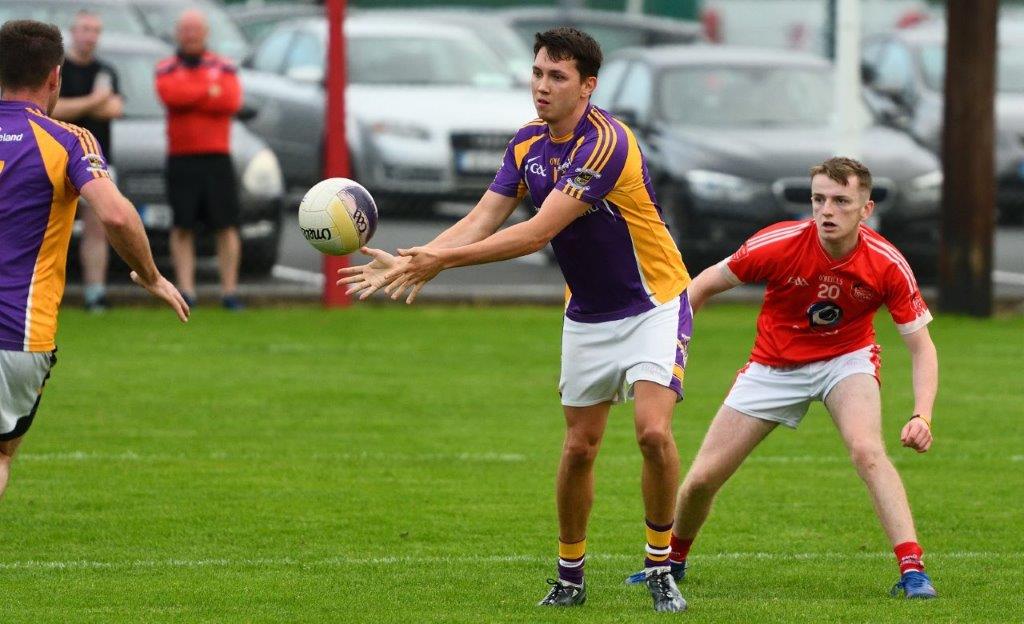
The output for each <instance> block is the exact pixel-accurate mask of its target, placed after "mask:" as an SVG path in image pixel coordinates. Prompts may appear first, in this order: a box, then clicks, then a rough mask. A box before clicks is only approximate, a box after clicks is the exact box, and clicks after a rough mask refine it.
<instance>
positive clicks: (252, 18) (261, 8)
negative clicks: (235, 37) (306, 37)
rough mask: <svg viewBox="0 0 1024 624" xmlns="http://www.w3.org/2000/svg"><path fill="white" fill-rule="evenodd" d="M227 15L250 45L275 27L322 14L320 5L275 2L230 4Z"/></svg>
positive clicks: (257, 41) (322, 8)
mask: <svg viewBox="0 0 1024 624" xmlns="http://www.w3.org/2000/svg"><path fill="white" fill-rule="evenodd" d="M227 12H228V15H230V16H231V19H232V20H234V22H235V24H236V25H237V26H238V29H239V30H240V31H242V35H244V36H245V38H246V40H248V41H249V43H250V44H253V45H255V44H256V43H259V41H260V40H261V39H263V37H264V36H266V35H267V33H269V32H270V31H271V30H273V29H274V27H275V26H277V25H278V24H280V23H281V22H285V21H288V20H291V19H295V18H297V17H317V16H321V15H323V14H324V6H323V5H322V4H313V3H305V2H303V3H299V2H276V3H274V4H245V3H241V4H230V5H228V6H227Z"/></svg>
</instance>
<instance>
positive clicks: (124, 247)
mask: <svg viewBox="0 0 1024 624" xmlns="http://www.w3.org/2000/svg"><path fill="white" fill-rule="evenodd" d="M81 193H82V197H83V198H85V200H86V201H87V202H89V205H90V206H91V207H92V208H93V210H95V211H96V215H97V216H98V217H99V219H100V221H101V222H102V223H103V227H104V229H105V230H106V233H107V238H108V239H109V240H110V244H111V246H112V247H113V248H114V250H115V251H116V252H117V253H118V255H120V256H121V258H123V259H124V261H125V262H127V263H128V266H130V267H131V268H132V275H131V277H132V281H134V282H135V283H136V284H138V285H139V286H142V287H143V288H145V289H146V290H148V291H149V292H150V293H151V294H152V295H153V296H155V297H157V298H158V299H162V300H163V301H164V302H165V303H167V305H169V306H170V307H171V309H173V310H174V312H175V314H177V315H178V318H179V319H180V320H181V322H183V323H184V322H186V321H188V316H189V308H188V305H187V304H186V303H185V300H184V299H182V297H181V293H179V292H178V289H177V288H175V287H174V285H173V284H171V283H170V282H169V281H167V279H165V278H164V277H163V276H162V275H161V274H160V271H159V270H157V268H156V264H155V263H154V262H153V253H152V251H151V250H150V248H149V239H148V238H146V230H145V228H143V226H142V220H141V219H139V213H138V211H137V210H135V207H134V206H132V204H131V202H130V201H128V199H127V198H126V197H125V196H124V195H122V194H121V191H119V190H118V189H117V186H115V185H114V183H113V182H111V181H110V179H109V178H96V179H94V180H91V181H90V182H88V183H87V184H85V185H84V186H82V190H81Z"/></svg>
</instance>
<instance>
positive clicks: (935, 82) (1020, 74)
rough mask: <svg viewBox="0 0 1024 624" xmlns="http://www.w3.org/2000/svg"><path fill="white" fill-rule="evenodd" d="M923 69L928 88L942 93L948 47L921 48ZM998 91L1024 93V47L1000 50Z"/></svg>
mask: <svg viewBox="0 0 1024 624" xmlns="http://www.w3.org/2000/svg"><path fill="white" fill-rule="evenodd" d="M1015 43H1017V42H1015ZM921 67H922V69H923V71H924V80H925V83H927V84H928V88H930V89H931V90H933V91H942V85H943V84H944V83H945V81H946V47H945V46H944V45H931V46H925V47H923V48H921ZM996 90H997V91H1001V92H1003V93H1024V45H1019V44H1016V45H1004V46H1001V47H1000V48H999V54H998V58H997V60H996Z"/></svg>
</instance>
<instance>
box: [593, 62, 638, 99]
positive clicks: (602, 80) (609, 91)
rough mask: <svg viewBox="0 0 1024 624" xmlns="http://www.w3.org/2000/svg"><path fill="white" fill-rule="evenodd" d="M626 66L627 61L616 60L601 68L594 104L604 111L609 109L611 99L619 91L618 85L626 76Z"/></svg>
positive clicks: (627, 64)
mask: <svg viewBox="0 0 1024 624" xmlns="http://www.w3.org/2000/svg"><path fill="white" fill-rule="evenodd" d="M628 66H629V61H627V60H625V59H616V60H614V61H609V62H608V63H607V64H605V66H604V67H602V68H601V72H600V74H598V76H597V90H596V91H594V98H593V99H594V103H595V104H597V105H598V106H600V107H601V108H605V109H607V108H610V107H611V103H612V98H614V97H615V93H616V92H617V91H618V90H619V85H620V84H622V77H623V76H625V75H626V67H628Z"/></svg>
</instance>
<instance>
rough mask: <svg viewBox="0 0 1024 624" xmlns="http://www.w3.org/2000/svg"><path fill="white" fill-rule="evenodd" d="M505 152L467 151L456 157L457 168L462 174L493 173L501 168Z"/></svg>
mask: <svg viewBox="0 0 1024 624" xmlns="http://www.w3.org/2000/svg"><path fill="white" fill-rule="evenodd" d="M504 155H505V153H504V152H489V151H486V150H466V151H465V152H459V153H458V154H457V155H456V157H455V166H456V168H457V169H458V170H459V172H461V173H493V172H495V171H497V170H498V167H500V166H501V159H502V157H504Z"/></svg>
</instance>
